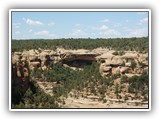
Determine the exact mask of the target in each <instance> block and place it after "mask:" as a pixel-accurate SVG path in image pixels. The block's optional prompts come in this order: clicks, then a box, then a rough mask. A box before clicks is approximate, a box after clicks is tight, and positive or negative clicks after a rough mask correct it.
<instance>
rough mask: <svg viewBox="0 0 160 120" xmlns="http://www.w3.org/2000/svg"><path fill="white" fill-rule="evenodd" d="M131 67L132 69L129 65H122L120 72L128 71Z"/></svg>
mask: <svg viewBox="0 0 160 120" xmlns="http://www.w3.org/2000/svg"><path fill="white" fill-rule="evenodd" d="M129 69H130V68H129V67H121V68H120V72H121V73H126V72H128V70H129Z"/></svg>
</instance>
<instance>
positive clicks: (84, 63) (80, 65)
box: [62, 60, 94, 68]
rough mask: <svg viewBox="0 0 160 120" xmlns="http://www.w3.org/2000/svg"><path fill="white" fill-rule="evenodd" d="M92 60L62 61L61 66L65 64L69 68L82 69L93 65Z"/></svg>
mask: <svg viewBox="0 0 160 120" xmlns="http://www.w3.org/2000/svg"><path fill="white" fill-rule="evenodd" d="M93 62H94V61H93V60H72V61H66V60H64V61H62V63H63V64H67V65H68V66H69V67H76V68H84V67H85V66H89V65H91V64H92V63H93Z"/></svg>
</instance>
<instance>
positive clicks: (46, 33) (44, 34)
mask: <svg viewBox="0 0 160 120" xmlns="http://www.w3.org/2000/svg"><path fill="white" fill-rule="evenodd" d="M34 35H36V36H50V37H51V36H55V34H51V33H50V32H49V31H47V30H43V31H40V32H35V33H34Z"/></svg>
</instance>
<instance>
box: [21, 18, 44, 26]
mask: <svg viewBox="0 0 160 120" xmlns="http://www.w3.org/2000/svg"><path fill="white" fill-rule="evenodd" d="M22 19H23V20H24V21H25V22H26V23H27V24H28V25H38V26H40V25H44V23H42V22H40V21H33V20H31V19H28V18H27V19H26V18H22Z"/></svg>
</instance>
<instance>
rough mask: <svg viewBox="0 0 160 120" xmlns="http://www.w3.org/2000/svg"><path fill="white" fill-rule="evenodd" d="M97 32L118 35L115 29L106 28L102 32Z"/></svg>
mask: <svg viewBox="0 0 160 120" xmlns="http://www.w3.org/2000/svg"><path fill="white" fill-rule="evenodd" d="M99 34H100V35H120V33H119V32H117V31H116V30H114V29H108V30H106V31H104V32H100V33H99Z"/></svg>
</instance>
